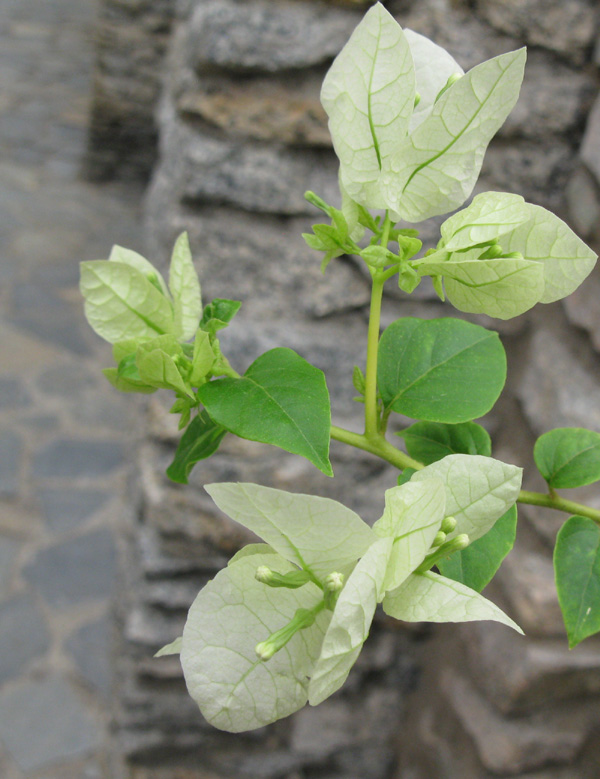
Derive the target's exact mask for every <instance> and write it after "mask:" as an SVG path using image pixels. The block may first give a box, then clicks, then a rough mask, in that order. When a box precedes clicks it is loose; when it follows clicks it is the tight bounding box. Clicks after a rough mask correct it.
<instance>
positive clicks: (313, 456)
mask: <svg viewBox="0 0 600 779" xmlns="http://www.w3.org/2000/svg"><path fill="white" fill-rule="evenodd" d="M198 393H199V394H198V396H199V398H200V400H201V402H202V403H203V404H204V406H205V407H206V410H207V411H208V413H209V414H210V416H211V417H212V419H214V421H215V422H217V423H218V424H220V425H222V426H223V427H225V428H227V430H230V431H231V432H232V433H234V434H235V435H238V436H239V437H240V438H247V439H249V440H251V441H261V442H262V443H265V444H273V445H274V446H279V447H281V449H285V451H286V452H291V453H292V454H299V455H301V456H303V457H306V458H307V459H308V460H310V461H311V462H312V463H313V464H314V465H315V466H316V467H317V468H318V469H319V470H320V471H322V472H323V473H324V474H326V475H327V476H332V475H333V471H332V469H331V464H330V462H329V435H330V425H331V412H330V407H329V393H328V391H327V385H326V383H325V376H324V375H323V372H322V371H321V370H319V369H318V368H315V367H314V366H312V365H310V363H308V362H306V360H304V359H303V358H302V357H300V355H298V354H296V352H294V351H292V350H291V349H285V348H276V349H271V350H270V351H268V352H266V353H265V354H263V355H262V356H261V357H259V358H258V359H257V360H255V361H254V362H253V363H252V365H251V366H250V367H249V368H248V370H247V371H246V373H245V374H244V376H243V377H242V378H240V379H231V378H225V379H217V380H216V381H211V382H209V383H208V384H204V385H203V386H202V387H200V388H199V390H198Z"/></svg>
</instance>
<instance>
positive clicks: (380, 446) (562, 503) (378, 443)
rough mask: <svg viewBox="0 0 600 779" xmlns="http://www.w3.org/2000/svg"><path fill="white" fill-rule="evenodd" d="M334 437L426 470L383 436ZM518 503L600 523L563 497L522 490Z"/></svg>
mask: <svg viewBox="0 0 600 779" xmlns="http://www.w3.org/2000/svg"><path fill="white" fill-rule="evenodd" d="M331 437H332V438H334V439H335V440H336V441H341V442H342V443H344V444H348V445H349V446H354V447H355V448H356V449H362V450H363V451H365V452H370V453H371V454H374V455H376V456H377V457H380V458H381V459H382V460H385V461H386V462H388V463H390V465H393V466H394V467H395V468H398V470H400V471H403V470H404V469H405V468H414V469H415V470H416V471H419V470H421V469H422V468H423V467H424V466H423V463H420V462H418V461H417V460H413V458H412V457H409V456H408V455H407V454H405V453H404V452H402V451H401V450H400V449H397V448H396V447H395V446H393V444H390V442H389V441H387V440H386V439H385V438H384V437H383V435H381V434H378V435H377V436H374V437H372V438H370V437H367V435H366V434H365V435H361V434H360V433H352V432H351V431H350V430H344V428H341V427H337V426H335V425H332V427H331ZM517 503H525V504H527V505H530V506H543V507H544V508H549V509H554V510H555V511H564V512H565V513H567V514H577V515H579V516H581V517H587V518H588V519H592V520H593V521H594V522H597V523H598V524H600V511H599V510H598V509H593V508H591V507H590V506H585V505H584V504H583V503H576V502H575V501H573V500H567V499H566V498H561V497H559V496H558V495H555V496H554V497H553V496H551V495H545V494H543V493H541V492H530V491H528V490H521V492H520V493H519V497H518V498H517Z"/></svg>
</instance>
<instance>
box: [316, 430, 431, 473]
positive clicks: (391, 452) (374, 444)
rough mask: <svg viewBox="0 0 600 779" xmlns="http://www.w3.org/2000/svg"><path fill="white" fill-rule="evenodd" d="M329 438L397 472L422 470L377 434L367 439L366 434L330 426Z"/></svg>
mask: <svg viewBox="0 0 600 779" xmlns="http://www.w3.org/2000/svg"><path fill="white" fill-rule="evenodd" d="M331 437H332V438H334V439H335V440H336V441H341V442H342V443H343V444H348V445H349V446H353V447H354V448H355V449H362V450H363V451H364V452H370V453H371V454H374V455H376V456H377V457H380V458H381V459H382V460H385V461H386V462H388V463H390V464H391V465H393V466H394V467H395V468H398V470H400V471H403V470H404V469H405V468H414V469H415V470H420V469H421V468H423V467H424V466H423V464H422V463H419V462H417V461H416V460H413V459H412V457H409V456H408V455H407V454H404V452H402V451H400V449H396V447H395V446H392V444H390V442H389V441H386V439H385V438H384V437H383V436H382V435H380V434H378V435H376V436H373V437H368V436H367V435H366V434H364V435H363V434H361V433H352V432H351V431H350V430H345V429H344V428H343V427H337V426H336V425H332V426H331Z"/></svg>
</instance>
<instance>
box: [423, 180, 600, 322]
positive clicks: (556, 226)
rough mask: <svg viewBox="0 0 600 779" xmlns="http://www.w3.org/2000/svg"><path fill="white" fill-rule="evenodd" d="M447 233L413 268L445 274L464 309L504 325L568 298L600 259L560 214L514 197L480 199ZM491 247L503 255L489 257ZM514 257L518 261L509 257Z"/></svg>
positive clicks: (489, 195) (459, 215) (451, 295)
mask: <svg viewBox="0 0 600 779" xmlns="http://www.w3.org/2000/svg"><path fill="white" fill-rule="evenodd" d="M441 234H442V239H441V241H440V243H439V246H438V250H437V251H436V252H434V253H433V254H430V255H429V256H428V257H424V258H423V259H421V260H417V261H416V262H415V263H414V266H415V267H416V269H417V270H418V272H419V274H420V275H433V276H438V275H439V276H442V277H443V278H444V288H445V292H446V294H447V296H448V299H449V300H450V302H451V303H452V304H453V305H454V306H455V307H456V308H458V309H459V310H460V311H466V312H468V313H475V314H479V313H483V314H488V315H489V316H494V317H497V318H499V319H510V318H511V317H514V316H518V315H519V314H522V313H523V312H525V311H527V310H529V309H530V308H532V307H533V306H534V305H535V304H536V303H538V302H541V303H551V302H553V301H555V300H559V299H560V298H563V297H566V296H567V295H569V294H570V293H571V292H573V291H574V290H575V289H576V288H577V287H578V286H579V285H580V284H581V282H582V281H583V280H584V279H585V278H586V276H587V275H588V274H589V273H590V272H591V270H592V268H593V267H594V265H595V263H596V259H597V256H596V254H595V253H594V252H593V251H592V250H591V249H590V248H589V247H588V246H586V244H585V243H584V242H583V241H582V240H581V239H580V238H578V237H577V236H576V235H575V233H574V232H573V231H572V230H571V229H570V228H569V227H568V226H567V225H566V224H565V223H564V222H563V221H562V220H560V219H559V218H558V217H557V216H555V215H554V214H552V213H550V212H549V211H547V210H546V209H545V208H542V207H541V206H534V205H531V204H530V203H526V202H525V201H524V200H523V198H522V197H520V196H519V195H512V194H508V193H501V192H484V193H482V194H480V195H477V196H476V197H475V198H473V202H472V203H471V204H470V205H469V206H468V207H467V208H465V209H463V210H461V211H459V212H458V213H456V214H454V215H453V216H451V217H450V218H449V219H447V220H446V221H445V222H444V223H443V224H442V226H441ZM493 243H495V246H494V248H495V249H496V250H497V252H496V254H497V255H498V256H496V257H494V258H492V259H486V258H485V257H486V252H489V249H490V244H493ZM513 253H517V254H518V255H519V256H513V257H509V256H507V255H510V254H513ZM482 257H483V259H482Z"/></svg>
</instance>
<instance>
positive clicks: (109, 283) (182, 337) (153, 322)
mask: <svg viewBox="0 0 600 779" xmlns="http://www.w3.org/2000/svg"><path fill="white" fill-rule="evenodd" d="M80 290H81V294H82V295H83V296H84V298H85V315H86V318H87V320H88V322H89V324H90V326H91V327H92V328H93V329H94V330H95V331H96V333H97V334H98V335H99V336H100V337H101V338H104V340H106V341H108V342H109V343H112V344H117V343H119V342H120V341H128V342H131V341H133V342H135V344H136V345H138V344H140V343H142V342H144V341H148V340H151V339H153V338H156V337H157V336H161V335H173V336H174V337H175V338H176V339H177V340H178V341H187V340H189V339H190V338H191V337H192V336H193V335H194V333H195V332H196V329H197V327H198V324H199V322H200V318H201V316H202V300H201V295H200V282H199V280H198V276H197V274H196V271H195V269H194V266H193V263H192V258H191V253H190V249H189V243H188V238H187V234H186V233H182V234H181V235H180V236H179V238H178V239H177V241H176V243H175V247H174V249H173V255H172V258H171V265H170V271H169V287H168V288H167V285H166V284H165V281H164V279H163V277H162V276H161V274H160V273H159V272H158V271H157V270H156V268H155V267H154V266H153V265H152V264H151V263H150V262H148V260H146V259H145V258H144V257H142V255H141V254H138V253H137V252H134V251H132V250H131V249H125V248H123V247H122V246H114V247H113V249H112V251H111V254H110V257H109V259H108V260H93V261H90V262H82V263H81V280H80ZM169 291H170V294H169Z"/></svg>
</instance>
